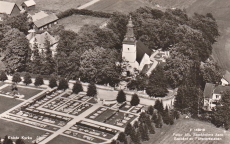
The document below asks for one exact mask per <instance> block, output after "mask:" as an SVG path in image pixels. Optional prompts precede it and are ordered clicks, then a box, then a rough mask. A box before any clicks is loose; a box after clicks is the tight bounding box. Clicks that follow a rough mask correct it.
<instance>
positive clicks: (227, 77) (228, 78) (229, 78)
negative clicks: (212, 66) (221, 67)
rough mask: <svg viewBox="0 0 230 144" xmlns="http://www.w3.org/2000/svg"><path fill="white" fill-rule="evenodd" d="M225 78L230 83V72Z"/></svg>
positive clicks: (227, 72) (226, 73)
mask: <svg viewBox="0 0 230 144" xmlns="http://www.w3.org/2000/svg"><path fill="white" fill-rule="evenodd" d="M223 78H224V79H225V80H226V81H227V82H230V72H229V71H226V72H225V74H224V76H223Z"/></svg>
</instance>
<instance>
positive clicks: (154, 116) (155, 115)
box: [151, 112, 158, 123]
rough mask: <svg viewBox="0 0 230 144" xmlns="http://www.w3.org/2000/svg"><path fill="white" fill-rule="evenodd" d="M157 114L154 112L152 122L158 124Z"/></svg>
mask: <svg viewBox="0 0 230 144" xmlns="http://www.w3.org/2000/svg"><path fill="white" fill-rule="evenodd" d="M157 118H158V117H157V113H155V112H153V114H152V118H151V120H152V121H153V122H154V123H156V122H157Z"/></svg>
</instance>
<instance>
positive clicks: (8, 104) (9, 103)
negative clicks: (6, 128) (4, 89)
mask: <svg viewBox="0 0 230 144" xmlns="http://www.w3.org/2000/svg"><path fill="white" fill-rule="evenodd" d="M21 102H22V101H19V100H16V99H13V98H7V97H3V96H0V113H3V112H4V111H6V110H8V109H10V108H12V107H14V106H16V105H18V104H20V103H21ZM0 125H1V123H0ZM0 132H1V131H0Z"/></svg>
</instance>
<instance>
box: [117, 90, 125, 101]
mask: <svg viewBox="0 0 230 144" xmlns="http://www.w3.org/2000/svg"><path fill="white" fill-rule="evenodd" d="M125 101H126V95H125V93H124V91H123V90H120V91H119V92H118V94H117V102H118V103H123V102H125Z"/></svg>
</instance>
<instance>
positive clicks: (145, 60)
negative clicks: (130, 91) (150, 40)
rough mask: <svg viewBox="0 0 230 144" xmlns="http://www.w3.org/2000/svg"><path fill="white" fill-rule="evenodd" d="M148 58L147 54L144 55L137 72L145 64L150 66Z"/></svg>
mask: <svg viewBox="0 0 230 144" xmlns="http://www.w3.org/2000/svg"><path fill="white" fill-rule="evenodd" d="M150 63H151V61H150V57H149V56H148V55H147V54H144V56H143V58H142V60H141V63H140V66H139V70H142V69H143V67H144V65H145V64H150Z"/></svg>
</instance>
